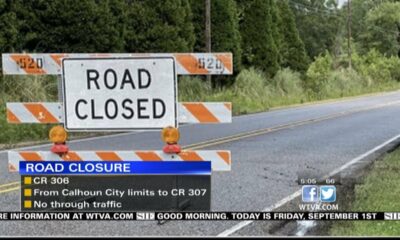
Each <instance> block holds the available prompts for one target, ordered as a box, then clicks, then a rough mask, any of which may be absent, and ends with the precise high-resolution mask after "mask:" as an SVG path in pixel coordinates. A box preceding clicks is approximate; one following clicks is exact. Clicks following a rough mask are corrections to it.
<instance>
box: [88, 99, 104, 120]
mask: <svg viewBox="0 0 400 240" xmlns="http://www.w3.org/2000/svg"><path fill="white" fill-rule="evenodd" d="M90 103H91V106H90V108H91V110H92V119H103V118H104V117H103V116H96V112H95V105H94V99H92V100H90Z"/></svg>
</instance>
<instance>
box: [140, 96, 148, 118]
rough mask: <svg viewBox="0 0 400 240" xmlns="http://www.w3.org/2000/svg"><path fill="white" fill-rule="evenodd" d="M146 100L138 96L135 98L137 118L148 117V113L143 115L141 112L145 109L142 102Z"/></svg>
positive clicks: (146, 100)
mask: <svg viewBox="0 0 400 240" xmlns="http://www.w3.org/2000/svg"><path fill="white" fill-rule="evenodd" d="M148 101H149V100H148V99H145V98H138V100H137V106H138V107H137V116H138V119H149V118H150V116H149V115H144V114H143V113H142V111H143V110H146V107H144V106H142V103H146V102H148Z"/></svg>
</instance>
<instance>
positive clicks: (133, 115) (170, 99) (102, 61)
mask: <svg viewBox="0 0 400 240" xmlns="http://www.w3.org/2000/svg"><path fill="white" fill-rule="evenodd" d="M176 91H177V85H176V72H175V60H174V58H172V57H149V58H90V59H89V58H87V59H83V58H66V59H64V60H63V95H64V98H63V99H64V111H65V112H64V121H65V128H66V129H68V130H71V131H74V130H87V131H100V130H101V131H104V130H114V131H121V130H135V129H162V128H164V127H166V126H175V127H177V97H176V96H177V92H176Z"/></svg>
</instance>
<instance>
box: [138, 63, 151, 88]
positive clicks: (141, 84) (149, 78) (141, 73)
mask: <svg viewBox="0 0 400 240" xmlns="http://www.w3.org/2000/svg"><path fill="white" fill-rule="evenodd" d="M143 74H145V75H147V77H142V75H143ZM138 76H139V89H143V88H148V87H149V86H150V83H151V75H150V72H149V71H148V70H146V69H143V68H140V69H138ZM144 78H147V83H146V84H145V83H144V82H143V81H144Z"/></svg>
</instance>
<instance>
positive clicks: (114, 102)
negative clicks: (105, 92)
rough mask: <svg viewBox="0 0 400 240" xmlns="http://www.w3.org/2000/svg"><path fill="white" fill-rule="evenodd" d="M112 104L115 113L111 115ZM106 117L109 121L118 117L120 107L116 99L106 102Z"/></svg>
mask: <svg viewBox="0 0 400 240" xmlns="http://www.w3.org/2000/svg"><path fill="white" fill-rule="evenodd" d="M110 103H112V104H111V105H114V113H113V114H110ZM105 107H106V116H107V117H108V118H109V119H115V118H116V117H117V115H118V105H117V102H116V101H115V100H114V99H108V100H107V101H106V106H105Z"/></svg>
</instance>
